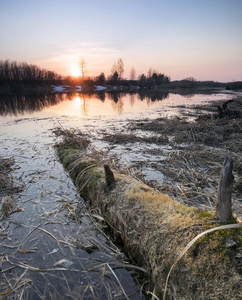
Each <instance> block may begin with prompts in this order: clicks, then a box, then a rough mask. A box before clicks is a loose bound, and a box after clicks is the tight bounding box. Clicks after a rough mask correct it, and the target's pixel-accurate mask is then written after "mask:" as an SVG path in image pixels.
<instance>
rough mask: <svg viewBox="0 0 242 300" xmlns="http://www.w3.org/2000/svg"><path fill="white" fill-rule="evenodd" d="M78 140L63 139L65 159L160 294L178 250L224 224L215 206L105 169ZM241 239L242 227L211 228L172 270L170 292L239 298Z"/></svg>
mask: <svg viewBox="0 0 242 300" xmlns="http://www.w3.org/2000/svg"><path fill="white" fill-rule="evenodd" d="M77 144H78V143H74V146H73V144H72V145H68V144H65V143H60V144H58V145H57V154H58V156H59V158H60V161H61V162H62V163H63V165H64V167H65V168H66V169H67V170H68V171H69V173H70V176H71V177H72V179H73V180H74V182H75V184H76V185H77V187H78V189H79V192H80V194H81V196H82V197H83V199H85V200H86V201H88V203H90V205H91V206H92V207H94V208H97V209H98V210H100V212H101V214H102V216H103V217H104V218H105V219H106V220H107V221H108V223H109V224H110V225H111V228H114V234H115V235H116V236H118V237H119V238H121V239H122V241H123V243H124V246H125V249H126V251H128V252H129V254H130V255H131V257H132V258H133V259H135V261H136V262H137V264H139V265H141V266H142V267H143V268H145V269H146V270H147V271H148V272H149V273H150V274H151V276H152V279H153V281H154V284H155V291H156V293H157V295H158V296H159V297H161V295H162V293H163V291H164V287H165V282H166V276H167V274H168V272H169V270H170V268H171V266H172V264H173V263H174V261H175V260H176V258H177V256H178V254H179V253H181V252H182V250H183V249H184V247H185V246H186V245H187V244H188V243H189V242H190V241H191V240H192V239H193V238H194V237H195V236H196V235H198V234H200V233H201V232H203V231H205V230H207V229H209V228H212V227H217V226H218V225H219V224H218V223H217V221H216V219H215V218H214V217H213V216H212V214H211V213H210V212H204V211H201V210H198V209H195V208H189V207H187V206H185V205H182V204H180V203H178V202H177V201H175V200H173V199H172V198H171V197H169V196H168V195H166V194H160V193H158V192H156V191H154V190H153V189H152V188H150V187H148V186H147V185H145V184H143V183H141V182H139V181H137V180H136V179H134V178H133V177H131V176H129V175H127V174H120V173H117V172H112V171H111V170H110V168H109V167H107V166H106V167H105V169H104V166H102V165H100V163H98V162H96V161H95V160H93V159H92V158H90V157H88V156H87V155H86V154H85V149H84V148H82V149H81V148H80V147H77ZM105 171H106V175H105ZM110 172H112V173H110ZM107 174H108V175H107ZM107 176H109V177H108V178H107ZM228 238H230V239H232V240H233V241H235V243H234V244H233V246H232V247H230V246H228V244H226V241H227V240H228ZM230 245H232V244H230ZM241 245H242V238H241V228H239V229H234V230H233V229H230V231H229V232H228V231H226V230H221V231H220V232H213V233H209V235H207V236H205V237H203V238H202V239H200V240H199V241H197V242H196V244H195V245H194V246H193V247H192V248H191V249H189V250H188V251H187V253H186V254H185V256H184V257H183V259H182V260H181V261H179V263H178V264H177V265H176V266H175V268H174V270H173V272H172V273H171V275H170V280H169V286H168V294H169V295H170V296H171V297H174V299H220V298H221V299H240V296H241V289H240V287H241V265H240V263H239V257H241V256H242V255H241V253H240V252H239V251H240V250H241ZM239 249H240V250H239ZM236 255H237V256H236ZM240 255H241V256H240ZM237 257H238V258H237ZM240 259H241V258H240Z"/></svg>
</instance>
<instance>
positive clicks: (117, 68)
mask: <svg viewBox="0 0 242 300" xmlns="http://www.w3.org/2000/svg"><path fill="white" fill-rule="evenodd" d="M116 72H117V73H118V79H119V80H120V79H121V78H122V76H123V73H124V62H123V60H122V58H120V59H119V60H118V61H117V62H114V64H113V66H112V69H111V73H112V75H113V74H115V73H116Z"/></svg>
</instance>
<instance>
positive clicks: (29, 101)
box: [0, 94, 63, 116]
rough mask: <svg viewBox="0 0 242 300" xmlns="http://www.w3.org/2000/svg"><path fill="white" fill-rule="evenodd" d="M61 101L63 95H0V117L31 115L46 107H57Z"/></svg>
mask: <svg viewBox="0 0 242 300" xmlns="http://www.w3.org/2000/svg"><path fill="white" fill-rule="evenodd" d="M61 101H63V95H61V94H51V95H25V96H21V95H1V96H0V115H1V116H7V115H14V116H17V115H23V114H24V113H25V112H27V113H32V112H36V111H41V110H43V109H44V108H46V107H49V106H53V105H57V104H58V103H60V102H61Z"/></svg>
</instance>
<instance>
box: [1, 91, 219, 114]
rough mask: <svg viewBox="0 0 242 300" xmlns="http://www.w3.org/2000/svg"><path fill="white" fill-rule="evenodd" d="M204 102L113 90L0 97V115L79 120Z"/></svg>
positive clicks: (161, 93)
mask: <svg viewBox="0 0 242 300" xmlns="http://www.w3.org/2000/svg"><path fill="white" fill-rule="evenodd" d="M221 95H222V97H221ZM217 97H221V98H224V97H225V94H212V95H209V100H218V99H216V98H217ZM206 100H207V95H201V94H196V95H191V94H188V93H186V94H182V95H181V94H178V93H177V94H174V93H168V92H165V91H157V90H144V89H143V90H138V91H135V92H130V93H126V92H120V91H119V92H118V91H112V92H109V93H105V92H99V93H85V94H83V93H66V94H64V93H60V94H59V93H55V94H48V95H47V94H27V95H21V94H16V95H13V94H11V95H3V94H0V116H8V115H9V116H18V115H24V114H26V113H28V114H31V113H33V112H40V111H43V110H45V111H51V112H52V113H53V112H55V114H62V115H69V116H70V115H71V116H78V117H80V116H88V117H90V116H100V115H102V116H108V115H122V114H124V113H131V114H134V113H137V112H144V111H145V110H147V109H148V108H150V107H151V106H152V109H153V111H157V109H160V108H161V107H164V106H165V105H173V107H174V106H175V107H178V106H181V105H188V104H191V103H193V104H196V103H201V102H202V101H206ZM161 103H162V104H161ZM47 108H48V110H47Z"/></svg>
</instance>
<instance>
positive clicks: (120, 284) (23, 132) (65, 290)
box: [0, 92, 242, 299]
mask: <svg viewBox="0 0 242 300" xmlns="http://www.w3.org/2000/svg"><path fill="white" fill-rule="evenodd" d="M234 97H235V95H234V94H233V93H224V92H220V93H216V94H210V95H204V94H203V95H201V94H200V95H193V96H189V97H188V96H181V95H178V94H169V95H165V96H163V97H161V99H159V97H155V98H153V99H151V98H150V97H143V98H142V97H140V96H139V95H138V94H133V95H128V94H123V95H122V94H118V95H111V94H99V95H82V94H75V95H67V94H54V95H51V96H42V97H40V96H28V97H26V96H25V97H12V98H11V99H9V98H3V99H0V126H1V129H0V140H1V142H0V157H2V158H9V159H14V161H15V163H14V166H13V172H12V174H13V176H14V178H15V179H14V180H15V181H16V184H17V185H19V186H21V191H20V192H19V193H13V194H11V195H10V196H11V197H12V198H13V199H12V201H13V203H14V205H15V206H17V207H18V208H19V209H21V210H17V209H14V210H13V211H11V213H9V215H8V216H6V217H4V218H2V220H1V221H0V230H1V231H0V255H1V264H0V278H1V280H0V297H2V298H3V299H4V298H6V299H145V298H146V297H148V296H150V295H151V293H152V284H151V283H150V281H149V278H148V277H146V275H145V273H144V272H137V271H138V269H139V268H138V267H135V266H134V265H131V264H132V262H131V261H130V260H129V259H128V258H127V257H126V256H125V255H124V254H123V253H122V252H121V251H120V250H119V248H117V247H116V246H115V245H114V244H113V243H112V241H111V240H110V238H109V236H108V235H106V234H105V233H104V230H105V229H104V223H103V220H102V218H101V216H100V215H99V212H97V211H92V210H90V209H87V208H86V206H85V203H84V201H83V200H82V199H81V198H80V197H79V196H78V195H77V189H76V187H75V186H74V184H73V183H72V181H71V180H70V178H69V177H68V175H67V174H66V173H65V171H64V170H63V167H62V165H61V164H60V163H59V162H58V159H57V157H56V154H55V149H54V144H55V142H56V140H57V139H58V137H56V136H55V135H54V133H53V131H54V129H55V128H64V129H70V128H76V129H78V130H81V132H82V133H83V134H85V135H87V136H88V137H89V138H90V139H91V141H92V144H91V147H90V152H92V153H94V154H95V155H96V156H99V158H102V159H104V160H109V162H111V164H112V166H115V167H117V168H121V169H125V171H126V172H129V173H131V174H132V175H134V176H136V177H137V178H139V180H142V181H144V182H146V183H147V184H149V185H151V186H153V187H154V188H156V189H157V190H159V191H163V192H164V191H166V192H168V193H169V194H170V195H172V196H174V197H177V199H180V201H182V202H183V203H186V204H188V205H193V206H200V207H203V208H204V209H209V210H213V209H214V200H213V202H212V201H211V199H214V198H215V197H216V187H215V183H214V182H215V181H216V180H217V179H218V176H219V170H220V168H221V164H218V163H217V162H213V163H214V164H213V165H212V167H213V170H214V172H213V173H209V172H208V170H209V169H208V168H207V165H206V162H205V161H206V158H205V157H204V158H203V160H204V162H202V161H201V153H202V151H204V149H202V148H201V147H200V148H199V147H198V145H197V148H196V153H195V150H194V149H193V150H194V151H193V157H194V156H195V155H196V154H198V153H200V154H199V155H200V156H198V157H200V158H199V159H200V160H199V159H194V160H193V168H192V169H191V167H190V165H189V164H188V160H191V156H189V158H188V157H186V156H185V155H184V152H182V151H185V152H186V153H188V151H187V150H186V147H187V143H188V138H189V134H190V135H191V136H192V133H193V134H194V138H193V136H192V138H193V139H194V141H195V140H196V136H195V133H196V132H195V131H194V132H193V131H192V129H191V128H190V129H189V130H187V129H186V130H187V131H186V130H185V131H184V132H185V133H187V135H186V134H185V135H183V136H181V137H180V139H181V140H180V142H179V146H176V147H175V146H174V141H173V140H172V139H171V140H172V141H173V142H172V143H171V140H170V139H169V136H168V137H167V136H166V135H164V134H163V132H161V133H159V134H157V131H154V130H153V131H152V130H151V128H152V126H154V124H152V123H151V122H152V121H153V122H155V124H158V122H160V123H161V124H163V125H162V126H163V127H164V128H165V126H167V129H166V131H167V132H168V131H169V130H168V129H169V128H172V124H173V125H174V122H175V120H177V118H183V117H185V116H186V122H188V121H189V120H193V119H195V118H196V117H197V114H198V113H199V114H203V113H205V112H206V111H207V107H208V105H209V103H211V102H213V101H221V100H222V101H226V100H229V99H233V98H234ZM194 106H196V107H198V106H199V109H194ZM172 118H173V119H172ZM168 119H169V120H170V121H169V122H171V123H169V122H168V121H167V122H165V123H162V122H164V120H168ZM179 124H180V123H179ZM179 126H180V125H179ZM211 130H212V129H211ZM171 135H172V134H171V133H170V136H171ZM240 137H241V136H240ZM237 138H238V136H236V139H237ZM236 139H235V140H236ZM208 147H210V150H211V152H214V148H211V145H209V146H208ZM216 147H217V148H216V149H217V151H218V152H217V153H218V154H219V156H221V159H223V157H224V154H225V153H226V151H224V152H221V151H220V150H219V147H218V146H216ZM190 148H191V147H190ZM238 149H240V148H239V147H238ZM240 151H241V149H240ZM227 152H228V153H230V152H233V149H232V148H231V149H229V145H228V151H227ZM179 155H180V165H179V169H180V171H179V172H180V174H179V176H180V178H181V179H182V181H183V185H182V183H181V182H179V178H175V177H174V174H173V175H171V176H170V177H169V172H170V173H172V172H173V173H176V174H177V172H178V169H176V166H174V164H173V162H174V161H177V156H179ZM236 155H237V156H236V157H235V160H236V164H235V165H236V168H237V169H238V170H239V168H240V163H241V152H239V153H236ZM175 156H176V158H174V157H175ZM175 159H176V160H175ZM165 161H168V164H166V165H165ZM195 162H196V163H195ZM210 163H211V164H212V162H210ZM169 166H170V168H169ZM186 168H188V171H189V170H190V173H186V172H185V170H186ZM237 169H236V170H237ZM239 172H241V170H240V171H238V172H237V173H236V176H235V177H236V183H237V184H240V180H241V174H240V173H239ZM204 174H207V180H208V182H209V183H210V185H207V184H204V186H201V184H202V182H203V180H205V179H204V177H205V176H204ZM179 176H178V177H179ZM189 176H191V177H194V178H196V180H197V181H198V183H199V184H200V187H199V186H198V185H195V184H194V182H193V181H192V180H190V179H189ZM213 176H214V177H213ZM187 177H188V178H187ZM209 180H210V181H209ZM239 191H240V189H239V188H238V189H237V190H236V207H237V212H238V214H240V213H241V198H242V197H241V193H240V192H239ZM189 195H192V198H191V197H189ZM0 196H1V197H6V192H5V191H4V190H2V191H1V195H0ZM199 197H200V198H199ZM194 199H195V200H194ZM75 210H79V212H81V213H79V214H78V215H81V216H82V217H81V219H76V217H75V216H76V214H75ZM125 265H127V266H128V267H127V268H125ZM138 277H143V278H138ZM138 279H139V283H138Z"/></svg>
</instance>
